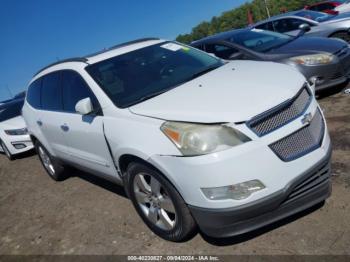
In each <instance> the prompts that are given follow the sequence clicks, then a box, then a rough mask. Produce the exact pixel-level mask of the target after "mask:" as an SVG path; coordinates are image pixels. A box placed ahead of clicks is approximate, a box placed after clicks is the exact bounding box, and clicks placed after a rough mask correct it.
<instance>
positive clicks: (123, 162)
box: [118, 154, 185, 200]
mask: <svg viewBox="0 0 350 262" xmlns="http://www.w3.org/2000/svg"><path fill="white" fill-rule="evenodd" d="M132 162H138V163H141V164H144V165H146V166H148V167H150V168H152V169H154V170H156V171H157V172H158V173H159V174H160V175H161V176H163V177H164V178H165V179H166V180H167V181H168V182H169V183H170V184H171V185H172V186H173V187H174V188H175V190H176V191H177V192H178V193H179V194H180V196H181V197H182V199H184V197H183V194H182V191H181V188H179V185H178V184H177V183H176V181H174V179H173V178H172V176H170V175H167V173H166V172H164V171H162V169H161V168H158V167H157V166H156V165H155V164H154V163H152V162H151V161H148V160H147V159H144V158H141V157H139V156H136V155H134V154H124V155H122V156H120V157H119V160H118V165H119V171H120V173H121V175H122V179H123V181H124V182H125V180H124V178H125V175H126V170H127V168H128V166H129V164H130V163H132ZM184 200H185V199H184Z"/></svg>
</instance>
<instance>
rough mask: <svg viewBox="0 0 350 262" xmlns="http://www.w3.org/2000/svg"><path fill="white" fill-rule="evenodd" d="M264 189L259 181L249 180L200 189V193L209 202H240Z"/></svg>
mask: <svg viewBox="0 0 350 262" xmlns="http://www.w3.org/2000/svg"><path fill="white" fill-rule="evenodd" d="M264 188H265V185H264V184H263V183H262V182H260V181H259V180H251V181H247V182H243V183H239V184H235V185H230V186H224V187H213V188H202V192H203V193H204V195H205V196H206V197H207V198H208V199H210V200H224V199H234V200H242V199H246V198H248V197H249V196H250V195H252V194H253V193H255V192H257V191H260V190H262V189H264Z"/></svg>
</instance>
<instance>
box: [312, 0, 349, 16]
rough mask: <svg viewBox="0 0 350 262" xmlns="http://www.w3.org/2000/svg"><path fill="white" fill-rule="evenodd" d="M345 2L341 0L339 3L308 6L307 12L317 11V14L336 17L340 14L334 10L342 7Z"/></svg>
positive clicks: (330, 2) (328, 2)
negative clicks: (321, 13)
mask: <svg viewBox="0 0 350 262" xmlns="http://www.w3.org/2000/svg"><path fill="white" fill-rule="evenodd" d="M344 2H345V1H344V0H341V1H340V0H339V1H325V2H320V3H316V4H312V5H307V6H305V9H306V10H312V11H317V12H323V13H327V14H331V15H336V14H338V12H337V11H335V10H334V9H335V8H336V7H337V6H340V5H341V4H343V3H344Z"/></svg>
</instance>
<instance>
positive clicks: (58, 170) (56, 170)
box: [34, 141, 66, 181]
mask: <svg viewBox="0 0 350 262" xmlns="http://www.w3.org/2000/svg"><path fill="white" fill-rule="evenodd" d="M34 146H35V150H36V152H37V154H38V156H39V159H40V162H41V164H42V166H43V167H44V169H45V171H46V173H47V174H48V175H49V177H51V178H52V179H53V180H55V181H61V180H63V179H64V178H66V173H65V168H64V167H63V166H62V165H60V164H58V161H57V160H56V159H55V158H54V157H53V156H51V154H50V153H49V151H47V149H46V148H45V147H44V146H43V145H42V144H41V143H40V142H39V141H36V142H35V144H34Z"/></svg>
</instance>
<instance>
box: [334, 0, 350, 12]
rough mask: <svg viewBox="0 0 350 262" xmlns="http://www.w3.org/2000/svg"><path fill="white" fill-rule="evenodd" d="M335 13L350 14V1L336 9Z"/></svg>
mask: <svg viewBox="0 0 350 262" xmlns="http://www.w3.org/2000/svg"><path fill="white" fill-rule="evenodd" d="M334 11H337V12H338V13H339V14H342V13H347V12H350V0H347V1H345V2H344V3H343V4H341V5H339V6H337V7H336V8H334Z"/></svg>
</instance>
